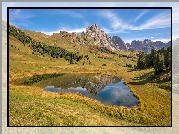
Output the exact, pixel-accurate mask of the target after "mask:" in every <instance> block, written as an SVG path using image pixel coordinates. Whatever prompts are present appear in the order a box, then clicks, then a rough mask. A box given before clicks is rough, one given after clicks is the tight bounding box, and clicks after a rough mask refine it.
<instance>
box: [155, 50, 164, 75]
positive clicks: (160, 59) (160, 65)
mask: <svg viewBox="0 0 179 134" xmlns="http://www.w3.org/2000/svg"><path fill="white" fill-rule="evenodd" d="M153 64H154V70H155V72H154V73H155V75H158V74H160V73H161V72H163V69H164V56H163V54H160V53H157V54H156V55H155V57H154V62H153Z"/></svg>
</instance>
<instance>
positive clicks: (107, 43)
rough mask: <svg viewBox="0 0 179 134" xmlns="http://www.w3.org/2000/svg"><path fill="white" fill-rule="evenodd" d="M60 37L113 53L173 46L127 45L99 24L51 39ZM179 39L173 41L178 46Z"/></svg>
mask: <svg viewBox="0 0 179 134" xmlns="http://www.w3.org/2000/svg"><path fill="white" fill-rule="evenodd" d="M5 23H6V22H5V21H4V20H2V30H5V31H6V24H5ZM56 35H58V36H59V35H60V36H61V37H62V38H64V39H66V40H68V41H70V42H72V43H78V44H80V45H85V44H92V45H98V46H100V47H101V48H104V47H105V48H109V49H111V50H113V51H121V50H126V51H134V50H139V51H144V52H147V53H149V52H150V51H151V50H152V49H155V50H158V49H161V48H163V47H165V48H167V47H169V46H170V45H171V41H169V42H168V43H163V42H161V41H156V42H153V41H151V40H149V39H145V40H143V41H139V40H133V41H132V42H131V43H125V42H124V41H123V40H122V39H121V38H120V37H119V36H109V35H108V34H107V33H105V32H104V31H102V30H101V29H100V27H99V26H98V25H97V24H92V25H90V26H88V27H87V28H86V31H85V32H84V31H83V32H82V33H81V34H78V33H76V32H72V33H68V32H66V31H60V33H54V34H53V35H52V36H51V37H54V36H56ZM177 41H179V39H177V40H175V41H173V43H174V44H177Z"/></svg>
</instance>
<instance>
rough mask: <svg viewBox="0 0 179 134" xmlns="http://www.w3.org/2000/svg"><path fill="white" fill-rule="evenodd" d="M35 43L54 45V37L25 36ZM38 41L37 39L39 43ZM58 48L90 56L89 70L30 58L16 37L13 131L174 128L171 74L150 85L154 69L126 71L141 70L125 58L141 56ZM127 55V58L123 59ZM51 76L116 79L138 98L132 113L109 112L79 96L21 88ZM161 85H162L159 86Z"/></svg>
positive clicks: (11, 43)
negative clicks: (37, 77)
mask: <svg viewBox="0 0 179 134" xmlns="http://www.w3.org/2000/svg"><path fill="white" fill-rule="evenodd" d="M24 32H25V33H26V34H28V35H31V37H32V38H34V39H35V40H38V39H39V40H42V39H43V41H47V42H48V43H52V42H54V41H56V38H57V37H58V36H57V37H56V36H55V35H54V36H53V37H50V36H45V35H43V34H40V33H36V32H30V31H24ZM37 37H38V38H37ZM59 40H61V42H62V41H64V42H65V44H64V43H60V42H57V41H56V45H57V46H61V47H63V48H66V49H67V50H69V51H72V52H74V51H78V52H79V53H80V54H88V56H89V58H90V61H91V64H84V65H83V61H80V62H78V63H77V64H70V63H69V62H67V61H66V60H65V59H63V58H51V57H49V56H45V57H44V56H41V55H34V54H32V50H31V49H30V48H29V47H28V46H24V45H23V44H22V43H21V42H20V41H18V40H17V39H15V38H14V37H12V36H10V37H9V52H10V55H9V63H10V64H9V81H10V83H9V125H10V126H170V125H171V82H170V81H167V79H168V78H170V77H171V76H170V73H168V74H162V75H161V76H159V77H158V79H156V81H151V80H150V79H149V77H151V76H153V73H154V70H153V68H150V69H144V70H135V69H133V68H129V67H126V64H131V65H132V66H134V65H136V64H137V58H134V59H130V58H127V57H125V56H129V55H130V56H131V55H135V53H138V52H135V51H134V52H125V51H121V52H116V54H108V53H102V52H100V51H97V48H95V46H94V47H92V48H93V50H92V51H91V52H90V50H89V47H87V46H83V47H82V46H81V45H80V44H78V43H76V44H75V43H74V44H75V45H74V44H71V41H69V40H64V39H59ZM119 55H125V56H119ZM51 73H59V74H61V73H73V74H75V73H80V74H82V73H99V74H108V75H114V76H118V77H120V78H123V79H124V83H125V84H126V85H127V86H128V87H129V88H130V89H131V92H133V94H134V95H135V96H136V97H137V98H138V101H139V104H138V106H134V107H130V108H127V107H124V106H107V105H104V104H102V103H100V102H99V101H97V100H93V99H90V98H87V97H84V96H82V95H80V94H78V93H64V92H63V93H59V92H49V91H44V90H43V89H42V87H41V86H38V85H36V84H32V85H30V86H29V85H22V84H21V83H22V82H23V81H24V80H26V79H27V78H30V77H32V76H33V75H43V74H51ZM161 79H162V80H161Z"/></svg>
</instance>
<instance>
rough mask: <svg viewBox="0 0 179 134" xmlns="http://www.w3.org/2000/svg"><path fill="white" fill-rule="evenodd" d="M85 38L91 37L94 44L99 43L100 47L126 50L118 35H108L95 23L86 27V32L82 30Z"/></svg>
mask: <svg viewBox="0 0 179 134" xmlns="http://www.w3.org/2000/svg"><path fill="white" fill-rule="evenodd" d="M82 35H84V36H85V37H87V38H93V39H94V44H96V45H101V46H102V47H109V48H111V49H112V50H122V49H123V50H127V46H126V45H125V43H124V41H123V40H122V39H121V38H120V37H118V36H113V37H110V36H108V35H107V33H105V32H104V31H102V30H101V29H100V27H99V26H98V25H97V24H92V25H90V26H88V27H87V28H86V32H82Z"/></svg>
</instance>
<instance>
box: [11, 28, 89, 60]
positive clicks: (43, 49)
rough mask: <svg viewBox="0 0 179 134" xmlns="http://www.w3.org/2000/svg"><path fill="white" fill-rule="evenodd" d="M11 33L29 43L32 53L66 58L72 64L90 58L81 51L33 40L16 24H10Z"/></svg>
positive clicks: (24, 42) (25, 43)
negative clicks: (80, 53)
mask: <svg viewBox="0 0 179 134" xmlns="http://www.w3.org/2000/svg"><path fill="white" fill-rule="evenodd" d="M9 35H11V36H13V37H15V38H16V39H18V40H19V41H21V42H22V43H23V44H24V46H25V45H28V47H30V48H31V49H32V50H33V52H32V54H35V53H39V54H41V55H43V56H45V54H47V55H49V56H51V57H52V58H65V60H67V61H68V62H70V64H74V63H75V62H79V61H80V60H81V59H83V58H86V59H87V60H88V59H89V57H88V55H79V53H78V52H77V53H73V52H69V51H67V50H66V49H63V48H61V47H56V46H49V45H47V44H45V43H43V42H37V41H35V40H33V39H32V38H31V37H30V36H28V35H26V34H25V33H24V32H23V31H22V30H21V29H19V28H16V27H15V26H12V25H9Z"/></svg>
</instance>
